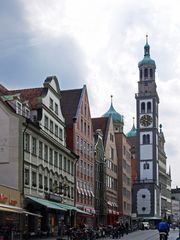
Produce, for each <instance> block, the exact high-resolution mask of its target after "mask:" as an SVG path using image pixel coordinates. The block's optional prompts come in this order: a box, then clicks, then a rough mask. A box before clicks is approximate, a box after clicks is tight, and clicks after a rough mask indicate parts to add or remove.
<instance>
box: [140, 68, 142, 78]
mask: <svg viewBox="0 0 180 240" xmlns="http://www.w3.org/2000/svg"><path fill="white" fill-rule="evenodd" d="M140 79H142V69H141V70H140Z"/></svg>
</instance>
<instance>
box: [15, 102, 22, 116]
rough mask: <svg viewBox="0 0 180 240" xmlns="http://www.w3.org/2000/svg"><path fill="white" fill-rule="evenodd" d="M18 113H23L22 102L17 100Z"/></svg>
mask: <svg viewBox="0 0 180 240" xmlns="http://www.w3.org/2000/svg"><path fill="white" fill-rule="evenodd" d="M16 113H17V114H19V115H22V103H20V102H18V101H17V102H16Z"/></svg>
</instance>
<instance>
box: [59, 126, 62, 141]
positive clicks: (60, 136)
mask: <svg viewBox="0 0 180 240" xmlns="http://www.w3.org/2000/svg"><path fill="white" fill-rule="evenodd" d="M59 138H60V139H61V140H63V130H62V128H59Z"/></svg>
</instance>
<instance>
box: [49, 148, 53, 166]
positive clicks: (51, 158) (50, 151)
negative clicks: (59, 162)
mask: <svg viewBox="0 0 180 240" xmlns="http://www.w3.org/2000/svg"><path fill="white" fill-rule="evenodd" d="M49 163H50V164H51V165H52V164H53V150H52V148H50V149H49Z"/></svg>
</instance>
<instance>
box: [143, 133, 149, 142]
mask: <svg viewBox="0 0 180 240" xmlns="http://www.w3.org/2000/svg"><path fill="white" fill-rule="evenodd" d="M143 144H150V135H149V134H143Z"/></svg>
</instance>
